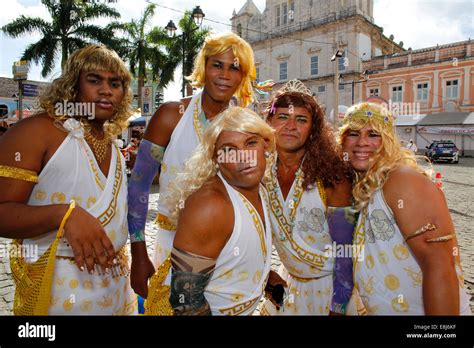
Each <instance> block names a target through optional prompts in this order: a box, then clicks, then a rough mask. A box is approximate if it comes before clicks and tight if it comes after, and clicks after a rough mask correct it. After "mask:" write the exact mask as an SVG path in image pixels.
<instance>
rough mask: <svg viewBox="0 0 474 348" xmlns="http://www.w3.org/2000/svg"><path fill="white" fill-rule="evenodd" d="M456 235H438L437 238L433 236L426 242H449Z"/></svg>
mask: <svg viewBox="0 0 474 348" xmlns="http://www.w3.org/2000/svg"><path fill="white" fill-rule="evenodd" d="M453 238H454V236H453V235H452V234H447V235H445V236H441V237H436V238H431V239H427V240H425V242H426V243H439V242H447V241H449V240H451V239H453Z"/></svg>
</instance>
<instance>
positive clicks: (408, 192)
mask: <svg viewBox="0 0 474 348" xmlns="http://www.w3.org/2000/svg"><path fill="white" fill-rule="evenodd" d="M383 194H384V196H385V198H386V200H387V203H388V204H389V205H390V206H391V207H392V205H397V204H399V203H400V200H402V201H404V202H411V205H418V204H419V205H423V206H427V204H429V201H430V200H431V201H432V203H433V200H434V201H436V200H438V199H444V196H443V193H442V191H441V190H439V189H438V188H437V187H436V185H435V184H434V183H433V182H432V181H431V180H430V179H429V178H428V177H426V176H424V175H423V174H421V173H420V172H418V171H416V170H415V169H414V168H411V167H408V166H400V167H399V168H397V169H395V170H393V171H392V172H391V173H390V175H389V177H388V179H387V181H386V183H385V185H384V186H383ZM392 208H393V207H392Z"/></svg>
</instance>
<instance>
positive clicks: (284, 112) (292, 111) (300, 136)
mask: <svg viewBox="0 0 474 348" xmlns="http://www.w3.org/2000/svg"><path fill="white" fill-rule="evenodd" d="M269 124H270V126H271V127H273V129H275V131H276V142H277V148H278V149H282V150H285V151H287V152H296V151H298V150H301V149H302V148H304V146H305V144H306V141H307V140H308V138H309V135H310V133H311V127H312V125H313V122H312V117H311V113H310V112H309V111H308V110H307V109H306V108H304V107H300V106H298V107H292V106H290V107H288V108H276V112H275V114H274V115H273V116H272V117H271V119H270V120H269Z"/></svg>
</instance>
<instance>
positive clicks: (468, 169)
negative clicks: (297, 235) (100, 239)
mask: <svg viewBox="0 0 474 348" xmlns="http://www.w3.org/2000/svg"><path fill="white" fill-rule="evenodd" d="M434 168H435V170H436V171H437V172H440V173H441V175H442V178H443V189H444V192H445V195H446V199H447V202H448V206H449V209H450V212H451V216H452V219H453V222H454V226H455V228H456V233H457V238H458V242H459V246H460V253H461V262H462V266H463V271H464V277H465V285H466V288H467V291H468V293H469V294H470V296H471V309H472V310H473V312H474V212H473V207H474V175H473V173H474V158H461V159H460V163H459V164H435V165H434ZM156 192H157V187H156V186H154V187H153V190H152V194H151V196H150V210H149V214H148V221H147V226H146V231H147V245H148V248H149V249H148V250H149V254H150V255H152V254H153V248H154V240H155V236H156V231H157V229H156V226H155V224H154V219H155V217H156V215H157V210H156V203H157V198H158V194H157V193H156ZM8 243H9V240H7V239H2V238H0V244H3V245H2V248H1V249H0V250H6V248H5V246H6V245H7V244H8ZM279 265H280V261H279V259H278V256H277V254H276V252H275V250H273V257H272V268H273V269H275V270H277V269H278V267H279ZM13 296H14V287H13V282H12V279H11V272H10V267H9V262H8V259H7V257H6V255H0V315H11V314H12V306H13Z"/></svg>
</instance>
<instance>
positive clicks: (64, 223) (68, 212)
mask: <svg viewBox="0 0 474 348" xmlns="http://www.w3.org/2000/svg"><path fill="white" fill-rule="evenodd" d="M75 207H76V201H75V200H74V199H71V202H70V203H69V209H68V210H67V212H66V214H65V215H64V217H63V219H62V221H61V224H60V225H59V229H58V233H57V234H56V239H59V238H61V237H62V236H63V231H64V225H66V221H67V219H68V218H69V216H70V215H71V213H72V211H73V210H74V208H75Z"/></svg>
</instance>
